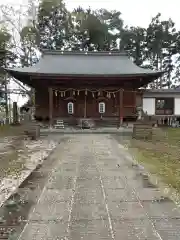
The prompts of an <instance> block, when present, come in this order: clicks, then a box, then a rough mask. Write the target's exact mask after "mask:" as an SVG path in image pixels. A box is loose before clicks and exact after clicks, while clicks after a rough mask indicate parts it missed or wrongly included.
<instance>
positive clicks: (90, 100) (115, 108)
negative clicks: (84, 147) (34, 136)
mask: <svg viewBox="0 0 180 240" xmlns="http://www.w3.org/2000/svg"><path fill="white" fill-rule="evenodd" d="M103 97H104V98H103V99H102V100H101V99H98V97H97V96H96V97H93V96H92V93H90V92H88V94H87V96H86V117H88V118H100V117H101V115H100V113H99V105H98V103H99V101H104V102H105V103H106V112H105V114H103V116H104V117H107V118H109V117H119V109H120V103H119V101H120V97H119V92H118V93H116V95H115V97H114V96H111V98H107V96H103ZM74 98H75V100H74V101H73V100H72V99H71V98H70V96H69V95H68V94H66V96H65V97H62V96H60V94H58V95H57V96H55V94H54V95H53V104H54V109H53V118H67V117H69V114H68V111H67V104H68V102H71V101H73V102H74V114H73V116H74V117H75V118H82V117H84V107H85V93H84V92H80V93H79V95H76V96H74ZM136 98H137V97H136V95H135V94H134V92H126V91H124V93H123V106H124V109H123V115H124V116H131V115H133V114H134V112H135V101H136ZM36 106H37V107H36V116H38V117H42V118H46V117H48V116H49V94H48V90H47V89H46V90H43V91H42V89H39V90H37V91H36Z"/></svg>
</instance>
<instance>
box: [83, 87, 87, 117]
mask: <svg viewBox="0 0 180 240" xmlns="http://www.w3.org/2000/svg"><path fill="white" fill-rule="evenodd" d="M86 117H87V91H85V95H84V118H86Z"/></svg>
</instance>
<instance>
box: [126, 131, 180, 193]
mask: <svg viewBox="0 0 180 240" xmlns="http://www.w3.org/2000/svg"><path fill="white" fill-rule="evenodd" d="M129 149H130V151H131V152H132V153H133V155H134V156H135V158H136V160H137V161H139V162H140V163H141V164H142V165H144V167H145V168H146V169H147V170H148V171H149V172H150V173H152V174H156V175H158V176H159V177H160V178H161V179H162V180H163V181H164V182H165V183H166V184H168V185H169V186H170V187H173V188H175V189H176V190H178V191H179V192H180V129H172V128H169V129H163V130H159V129H157V130H155V131H154V135H153V140H152V141H142V140H134V139H132V140H131V141H130V144H129Z"/></svg>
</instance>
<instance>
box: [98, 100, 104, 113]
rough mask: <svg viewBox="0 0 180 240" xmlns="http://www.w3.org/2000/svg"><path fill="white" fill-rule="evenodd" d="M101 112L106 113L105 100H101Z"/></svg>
mask: <svg viewBox="0 0 180 240" xmlns="http://www.w3.org/2000/svg"><path fill="white" fill-rule="evenodd" d="M99 113H101V114H102V113H105V103H104V102H100V103H99Z"/></svg>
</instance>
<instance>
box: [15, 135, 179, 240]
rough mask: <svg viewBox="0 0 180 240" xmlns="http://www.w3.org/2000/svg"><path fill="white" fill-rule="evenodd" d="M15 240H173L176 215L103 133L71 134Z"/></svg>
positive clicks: (167, 201)
mask: <svg viewBox="0 0 180 240" xmlns="http://www.w3.org/2000/svg"><path fill="white" fill-rule="evenodd" d="M56 156H57V158H59V161H58V164H57V165H56V167H55V168H53V170H52V172H51V174H50V177H49V179H48V182H47V184H46V185H45V188H44V190H43V191H42V193H41V196H40V199H39V201H38V204H37V205H36V206H35V208H34V210H33V211H32V213H31V215H30V219H29V222H28V223H27V224H26V226H25V228H24V230H23V232H22V234H21V236H20V238H19V239H20V240H34V239H36V240H40V239H41V240H58V239H59V240H60V239H62V240H81V239H85V240H179V239H180V213H179V211H178V210H177V208H176V206H175V205H174V204H173V203H172V202H171V201H170V200H168V199H166V198H165V199H162V195H163V194H162V193H161V192H160V191H159V190H158V189H157V188H155V187H154V188H153V187H151V188H150V187H145V186H144V185H143V183H144V182H143V178H142V175H141V174H140V172H139V171H138V170H137V169H136V167H134V166H132V163H131V162H130V161H129V160H128V159H127V158H126V151H125V150H124V149H123V148H119V146H118V143H117V142H116V140H114V139H113V138H112V137H111V136H109V135H72V136H71V138H70V141H69V142H68V143H67V144H66V145H65V146H61V144H60V145H59V146H58V147H57V149H56Z"/></svg>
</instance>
